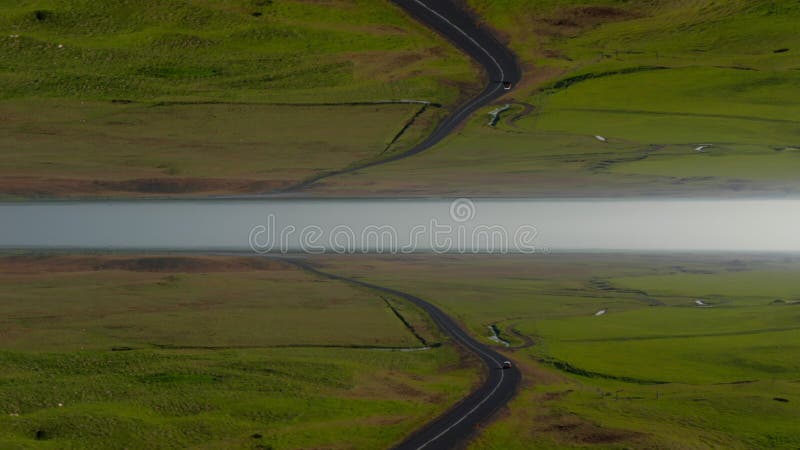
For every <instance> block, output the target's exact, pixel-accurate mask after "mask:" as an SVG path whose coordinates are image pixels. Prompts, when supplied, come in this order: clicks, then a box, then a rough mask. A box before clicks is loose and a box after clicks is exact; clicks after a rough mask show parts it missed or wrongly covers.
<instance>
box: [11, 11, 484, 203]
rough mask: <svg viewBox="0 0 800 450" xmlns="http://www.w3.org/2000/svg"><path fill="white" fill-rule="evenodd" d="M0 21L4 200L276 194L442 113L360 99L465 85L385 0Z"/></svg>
mask: <svg viewBox="0 0 800 450" xmlns="http://www.w3.org/2000/svg"><path fill="white" fill-rule="evenodd" d="M0 29H2V30H3V34H2V36H0V119H2V120H1V121H0V122H2V132H0V135H2V136H3V139H2V142H0V160H3V161H7V162H8V163H7V164H3V165H2V169H0V195H2V196H3V197H6V198H9V197H10V198H26V197H76V196H80V197H109V196H154V195H168V196H176V195H209V194H220V193H227V194H230V193H264V192H272V191H275V190H279V189H282V188H285V187H288V186H290V185H292V184H295V183H297V182H300V181H302V180H303V179H305V178H307V177H311V176H313V175H316V174H318V173H320V172H324V171H328V170H335V169H341V168H343V167H347V166H348V165H350V164H353V163H356V162H360V161H369V160H373V159H376V158H380V157H383V156H385V155H386V154H387V153H391V152H393V151H395V150H402V149H404V148H407V147H408V146H410V145H411V144H413V143H414V142H416V141H417V140H419V139H420V138H421V136H422V134H423V133H425V132H426V131H428V130H429V129H430V127H432V125H433V124H434V123H435V121H436V120H437V119H438V118H439V117H440V116H441V114H442V113H443V111H442V110H438V109H437V108H429V109H427V110H426V111H420V110H421V108H422V106H421V105H409V104H400V103H397V104H391V103H388V104H378V105H374V107H373V105H359V103H363V102H387V101H396V100H409V99H410V100H422V101H428V102H433V103H436V104H444V105H451V104H452V103H453V102H455V101H457V100H458V99H459V98H462V97H463V96H465V95H467V94H468V92H470V91H471V90H472V89H473V88H476V87H477V85H476V86H472V84H474V82H475V80H476V70H475V68H474V67H472V65H471V63H470V62H469V61H468V60H467V59H466V58H465V57H464V56H462V55H461V54H460V53H459V52H458V51H456V50H455V49H454V48H452V47H451V46H450V45H449V44H447V43H446V42H445V41H444V40H443V39H441V38H439V37H438V36H436V35H435V34H434V33H432V32H430V31H428V30H427V29H425V28H424V27H422V26H421V25H419V24H417V23H416V22H414V21H412V20H411V19H409V18H407V17H406V16H405V15H404V14H403V13H402V11H401V10H400V9H399V8H397V7H395V6H393V5H391V4H390V3H389V2H306V1H299V0H296V1H275V2H273V1H271V0H226V1H224V2H209V1H205V0H190V1H184V0H169V1H160V0H159V1H157V0H148V1H135V2H133V1H124V2H118V1H108V0H80V1H71V0H69V1H67V0H26V1H16V0H14V1H0ZM470 86H472V87H470ZM295 105H298V106H296V107H295ZM308 105H311V106H308ZM314 105H316V106H314ZM418 113H421V114H420V116H419V117H417V120H414V122H413V123H411V124H410V126H409V127H408V133H405V134H402V135H399V133H400V131H401V130H403V129H404V127H406V125H407V124H409V121H410V120H411V119H412V118H414V117H415V115H417V114H418Z"/></svg>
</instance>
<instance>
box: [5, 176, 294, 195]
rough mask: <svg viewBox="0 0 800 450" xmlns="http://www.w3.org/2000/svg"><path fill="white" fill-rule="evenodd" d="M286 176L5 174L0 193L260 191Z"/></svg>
mask: <svg viewBox="0 0 800 450" xmlns="http://www.w3.org/2000/svg"><path fill="white" fill-rule="evenodd" d="M290 184H291V181H283V180H236V179H220V178H137V179H131V180H85V179H70V178H36V177H2V178H0V195H3V196H7V197H32V198H36V197H40V198H41V197H81V196H94V197H97V196H100V197H102V196H123V197H124V196H141V195H142V194H147V195H152V196H181V195H196V194H204V195H215V194H216V195H219V194H258V193H266V192H271V191H274V190H277V189H280V188H283V187H286V186H289V185H290Z"/></svg>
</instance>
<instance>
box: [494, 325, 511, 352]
mask: <svg viewBox="0 0 800 450" xmlns="http://www.w3.org/2000/svg"><path fill="white" fill-rule="evenodd" d="M489 332H490V333H492V334H491V336H489V339H491V340H492V341H494V342H497V343H498V344H503V345H505V346H506V347H509V346H511V344H510V343H508V341H504V340H503V339H500V336H498V335H497V331H496V330H495V327H494V325H489Z"/></svg>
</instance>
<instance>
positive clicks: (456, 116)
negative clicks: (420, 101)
mask: <svg viewBox="0 0 800 450" xmlns="http://www.w3.org/2000/svg"><path fill="white" fill-rule="evenodd" d="M391 1H392V3H394V4H396V5H397V6H399V7H400V8H402V9H403V10H405V11H406V12H407V13H408V14H409V15H411V16H412V17H413V18H414V19H416V20H417V21H419V22H422V23H423V24H425V25H426V26H428V27H429V28H431V29H433V30H435V31H436V32H438V33H439V34H441V35H443V36H444V37H445V38H447V39H448V40H449V41H450V42H452V43H453V44H455V45H456V46H457V47H458V48H459V49H461V50H462V51H463V52H464V53H466V54H467V55H469V56H470V57H471V58H472V59H474V60H475V61H476V62H478V63H479V64H480V65H481V66H482V67H483V68H484V70H485V71H486V75H487V78H488V82H487V84H486V86H485V87H484V88H483V90H482V91H481V92H480V93H479V94H478V95H476V96H475V97H473V98H472V99H470V100H468V101H467V102H465V103H464V104H462V105H461V106H459V107H457V108H456V109H455V110H454V111H453V112H452V113H451V114H450V115H449V116H447V117H446V118H445V119H444V120H443V121H442V122H441V123H439V125H438V126H437V127H436V128H435V129H434V130H433V132H432V133H431V134H430V135H428V137H426V138H425V139H424V140H422V141H421V142H420V143H418V144H417V145H415V146H413V147H411V148H410V149H408V150H406V151H403V152H398V153H395V154H393V155H391V156H388V157H386V158H382V159H379V160H374V161H369V162H365V163H363V164H358V165H355V166H351V167H347V168H344V169H340V170H334V171H331V172H325V173H321V174H319V175H317V176H314V177H312V178H309V179H306V180H304V181H302V182H300V183H297V184H295V185H292V186H290V187H288V188H286V189H284V190H283V192H298V191H302V190H304V189H306V188H308V187H310V186H311V185H313V184H315V183H317V182H319V181H321V180H323V179H326V178H330V177H334V176H337V175H343V174H347V173H352V172H356V171H359V170H362V169H366V168H368V167H373V166H377V165H381V164H386V163H389V162H393V161H397V160H399V159H403V158H407V157H409V156H412V155H416V154H418V153H421V152H423V151H425V150H427V149H429V148H431V147H433V146H434V145H436V144H437V143H439V142H440V141H441V140H442V139H444V138H445V137H447V136H448V135H449V134H450V133H452V132H453V131H455V130H456V129H457V128H458V126H459V125H461V123H462V122H463V121H464V120H465V119H466V118H467V117H469V115H470V114H472V113H473V112H475V111H477V110H478V109H480V108H482V107H484V106H486V105H488V104H490V103H491V102H493V101H495V100H497V99H498V98H500V97H502V96H503V95H504V94H505V93H506V92H507V91H506V90H505V89H503V82H509V83H511V86H516V84H517V83H518V82H519V80H520V78H521V71H520V69H519V66H518V64H517V59H516V57H515V56H514V53H512V52H511V50H509V49H508V48H507V47H506V46H505V45H503V44H502V43H500V41H499V40H497V39H496V38H495V37H494V35H492V33H491V32H489V31H488V30H487V29H485V28H483V27H481V26H479V25H478V24H477V23H476V21H475V20H474V18H473V17H472V16H470V14H469V13H468V12H467V11H465V10H464V9H462V8H460V7H458V6H456V5H455V4H454V3H452V0H391Z"/></svg>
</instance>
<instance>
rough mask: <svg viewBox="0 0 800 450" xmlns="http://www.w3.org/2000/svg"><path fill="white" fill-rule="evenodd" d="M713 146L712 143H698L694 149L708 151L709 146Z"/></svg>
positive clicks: (701, 151)
mask: <svg viewBox="0 0 800 450" xmlns="http://www.w3.org/2000/svg"><path fill="white" fill-rule="evenodd" d="M711 147H712V145H711V144H700V145H698V146H697V147H695V148H694V151H696V152H700V153H703V152H705V151H706V149H707V148H711Z"/></svg>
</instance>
